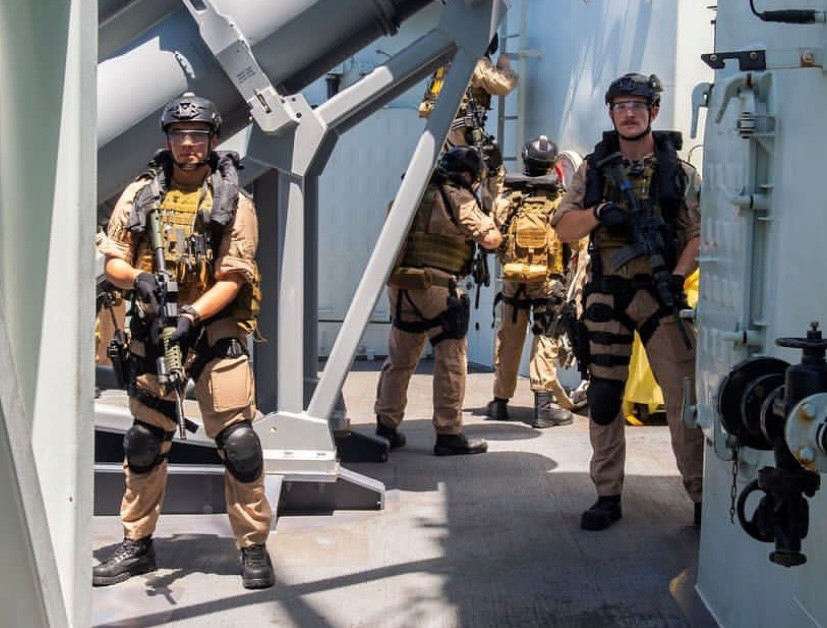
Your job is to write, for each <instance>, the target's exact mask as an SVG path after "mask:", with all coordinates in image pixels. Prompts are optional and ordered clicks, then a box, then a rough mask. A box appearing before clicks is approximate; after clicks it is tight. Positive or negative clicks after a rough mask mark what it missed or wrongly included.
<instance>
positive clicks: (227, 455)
mask: <svg viewBox="0 0 827 628" xmlns="http://www.w3.org/2000/svg"><path fill="white" fill-rule="evenodd" d="M215 442H216V443H217V444H218V447H219V448H220V449H221V450H222V451H223V452H224V466H225V467H227V471H229V472H230V473H231V474H232V475H233V477H234V478H235V479H237V480H238V481H239V482H243V483H245V484H247V483H249V482H253V481H254V480H256V479H257V478H258V476H259V475H260V474H261V470H262V468H263V467H264V457H263V456H262V454H261V441H260V440H259V439H258V434H256V431H255V430H254V429H253V426H252V424H251V423H250V422H249V421H242V422H240V423H234V424H233V425H230V426H229V427H226V428H224V429H223V430H222V431H221V433H220V434H219V435H218V436H217V437H216V439H215Z"/></svg>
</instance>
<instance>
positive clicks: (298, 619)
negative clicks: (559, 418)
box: [93, 360, 715, 628]
mask: <svg viewBox="0 0 827 628" xmlns="http://www.w3.org/2000/svg"><path fill="white" fill-rule="evenodd" d="M380 365H381V363H380V362H378V361H376V362H357V365H356V369H355V370H354V371H353V372H351V374H350V375H349V377H348V379H347V382H346V385H345V389H344V394H345V400H346V403H347V407H348V416H349V417H350V418H351V421H352V424H353V426H354V429H355V430H356V431H359V432H364V433H371V432H372V426H373V414H372V404H373V395H374V390H375V385H376V380H377V378H378V369H379V367H380ZM430 367H431V364H430V363H429V362H428V361H427V360H426V361H423V363H422V365H421V366H420V372H418V373H417V374H416V375H415V376H414V378H413V380H412V383H411V388H410V402H409V408H408V415H407V416H408V418H406V420H405V422H404V423H403V428H402V429H403V431H404V432H405V434H406V435H407V437H408V445H407V446H406V447H405V448H403V449H401V450H398V451H394V452H393V453H392V455H391V459H390V461H389V462H388V463H386V464H353V465H349V467H350V468H351V469H353V470H355V471H358V472H359V473H362V474H365V475H367V476H370V477H372V478H376V479H378V480H380V481H382V482H384V483H385V485H386V487H387V494H386V509H385V510H384V511H381V512H336V513H334V514H332V515H318V516H283V517H280V518H279V520H278V524H277V526H276V530H275V532H274V533H273V534H271V536H270V539H269V541H268V548H269V550H270V554H271V555H272V557H273V560H274V563H275V567H276V579H277V582H276V585H275V586H274V587H273V588H272V589H269V590H265V591H258V592H250V591H246V590H245V589H243V588H242V586H241V580H240V577H239V576H238V562H237V561H238V559H237V552H236V550H235V547H234V543H233V540H232V535H231V533H230V528H229V524H228V522H227V519H226V516H225V515H197V516H196V515H168V516H166V517H164V516H162V517H161V522H160V525H159V528H158V530H157V531H156V534H155V546H156V553H157V556H158V565H159V569H158V571H157V572H155V573H153V574H148V575H146V576H140V577H136V578H133V579H131V580H130V581H127V582H125V583H122V584H119V585H115V586H112V587H108V588H99V589H95V590H94V594H93V595H94V597H93V624H94V625H96V626H124V627H126V626H129V627H138V626H162V625H174V626H199V627H201V626H246V627H250V626H300V627H305V626H306V627H314V628H315V627H319V628H325V627H331V628H334V627H335V628H339V627H350V626H354V627H355V626H365V627H367V626H371V627H373V626H377V627H397V626H399V627H401V626H411V627H414V626H416V627H431V626H432V627H447V626H468V627H485V626H491V627H494V626H497V627H500V626H520V627H524V626H561V627H563V626H571V627H594V628H598V627H600V628H602V627H609V626H630V627H631V626H634V627H648V626H651V627H663V626H674V627H678V626H701V627H705V626H715V622H714V621H713V620H712V618H711V617H710V616H709V614H708V613H707V612H706V610H705V609H704V607H703V605H702V603H701V602H700V600H699V598H698V596H697V595H696V593H695V591H694V581H695V568H696V556H697V550H698V540H699V534H698V531H696V530H695V529H694V528H693V527H692V525H691V520H692V505H691V503H690V501H689V498H688V497H687V496H686V494H685V493H684V491H683V488H682V486H681V484H680V480H679V477H678V474H677V469H676V468H675V463H674V459H673V457H672V453H671V449H670V446H669V434H668V431H667V429H666V427H664V426H645V427H637V428H627V439H628V454H627V457H628V460H627V469H626V471H627V478H626V488H625V492H624V496H623V508H624V516H623V519H622V520H621V521H619V522H618V523H617V524H616V525H614V526H613V527H611V528H610V529H608V530H605V531H602V532H586V531H583V530H580V528H579V517H580V512H581V511H582V510H583V509H584V508H586V507H588V506H589V505H590V504H591V503H592V502H593V501H594V489H593V487H592V484H591V481H590V480H589V476H588V461H589V455H590V446H589V442H588V425H587V419H586V418H585V417H578V418H577V419H576V421H575V424H574V425H572V426H567V427H557V428H552V429H546V430H534V429H532V428H530V427H529V426H528V425H525V424H523V423H520V422H508V423H505V422H491V421H486V420H484V419H483V416H482V408H483V407H484V406H485V403H486V402H487V401H488V399H489V398H490V390H491V382H492V375H491V374H490V373H486V372H473V373H471V374H470V375H469V381H468V388H467V393H466V400H465V401H466V403H465V421H466V431H467V433H468V434H469V435H470V436H476V437H484V438H486V439H487V440H488V442H489V453H487V454H484V455H478V456H470V457H456V458H437V457H435V456H433V455H431V448H432V446H433V440H434V434H433V428H432V427H431V423H430V418H429V417H430V412H431V401H430V394H431V378H430V376H429V375H428V372H429V370H430ZM513 401H514V404H513V405H514V409H513V414H515V415H516V416H517V417H518V418H520V417H522V418H527V417H528V416H529V415H530V413H531V410H530V405H531V393H530V391H529V389H528V382H527V381H526V380H524V379H521V381H520V384H519V386H518V393H517V396H516V397H515V399H514V400H513ZM121 534H122V532H121V528H120V524H119V522H118V520H117V518H115V517H95V520H94V536H95V558H96V560H99V559H101V558H102V557H103V556H104V555H105V554H106V553H108V551H110V549H111V548H112V547H113V546H114V545H115V544H116V543H117V542H119V541H120V538H121Z"/></svg>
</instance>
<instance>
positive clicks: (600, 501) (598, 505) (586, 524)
mask: <svg viewBox="0 0 827 628" xmlns="http://www.w3.org/2000/svg"><path fill="white" fill-rule="evenodd" d="M622 516H623V513H622V512H621V510H620V495H603V496H602V497H598V498H597V501H596V502H595V503H594V504H593V505H592V507H591V508H589V509H588V510H587V511H586V512H584V513H583V515H582V516H581V517H580V527H581V528H583V529H584V530H605V529H606V528H608V527H609V526H610V525H612V524H613V523H614V522H615V521H617V520H618V519H620V518H621V517H622Z"/></svg>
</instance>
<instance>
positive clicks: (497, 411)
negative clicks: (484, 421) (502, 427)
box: [487, 397, 511, 421]
mask: <svg viewBox="0 0 827 628" xmlns="http://www.w3.org/2000/svg"><path fill="white" fill-rule="evenodd" d="M487 418H489V419H491V420H492V421H509V420H511V417H510V416H508V399H500V398H499V397H494V399H493V400H491V401H489V402H488V417H487Z"/></svg>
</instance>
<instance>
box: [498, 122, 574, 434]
mask: <svg viewBox="0 0 827 628" xmlns="http://www.w3.org/2000/svg"><path fill="white" fill-rule="evenodd" d="M556 157H557V147H556V146H555V145H554V143H553V142H551V141H550V140H549V139H548V138H547V137H546V136H545V135H541V136H540V137H538V138H536V139H534V140H531V141H529V142H527V143H526V144H525V146H524V147H523V150H522V159H523V168H524V172H525V175H524V176H523V175H508V176H506V177H505V184H504V190H503V192H502V194H501V195H500V196H499V197H498V198H497V200H496V201H495V202H494V220H495V222H496V223H497V226H498V227H499V228H500V230H501V231H502V232H503V236H504V241H503V245H502V246H501V247H500V248H499V249H498V251H497V257H498V259H499V260H500V264H501V265H502V269H503V287H502V292H500V293H499V294H498V295H497V296H496V298H495V300H494V305H495V307H496V304H497V303H498V302H500V301H502V311H501V321H500V328H499V330H498V331H497V342H496V349H495V358H494V367H495V375H494V399H493V401H491V402H489V404H488V415H489V417H491V418H492V419H494V420H498V421H507V420H509V419H510V416H509V413H508V406H507V404H508V400H509V399H511V397H513V396H514V391H515V390H516V387H517V374H518V369H519V365H520V357H521V356H522V351H523V343H524V341H525V335H526V328H527V326H528V323H529V315H531V318H532V322H533V324H532V325H531V331H532V333H533V334H534V339H533V342H532V345H531V358H530V362H529V378H530V380H531V390H532V391H533V392H534V417H533V419H532V421H531V425H532V426H533V427H537V428H545V427H553V426H557V425H569V424H571V423H572V421H573V417H572V413H571V411H570V410H571V409H572V408H573V407H574V404H573V403H572V400H571V399H570V398H569V396H568V394H567V392H566V390H565V389H564V388H563V387H562V386H561V385H560V382H559V380H558V379H557V368H556V364H557V363H558V360H559V357H560V351H561V347H560V342H559V340H558V339H557V338H555V337H554V336H553V335H552V322H553V319H554V316H555V314H556V313H557V311H558V309H559V308H560V307H561V306H562V305H563V303H564V301H565V299H566V286H565V283H564V275H565V272H566V271H565V265H566V260H567V258H568V257H569V256H568V255H567V253H568V251H566V250H564V245H563V244H562V243H561V242H560V240H559V239H558V238H557V235H556V234H555V232H554V231H553V230H552V228H551V226H550V224H549V221H550V219H551V217H552V216H553V215H554V212H555V210H556V209H557V207H558V206H559V204H560V200H561V198H562V193H563V188H562V184H561V182H560V181H559V179H558V178H557V176H556V174H555V172H554V160H555V158H556ZM565 248H568V247H565Z"/></svg>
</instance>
